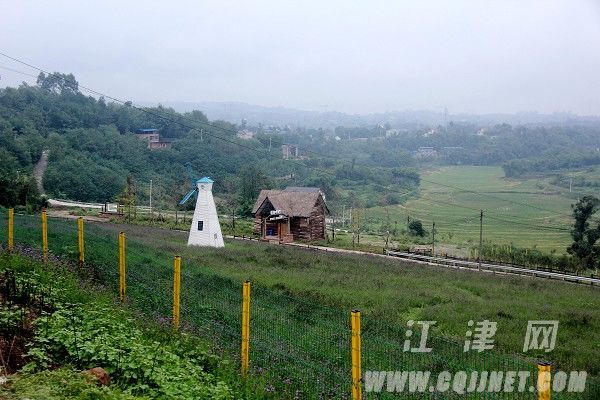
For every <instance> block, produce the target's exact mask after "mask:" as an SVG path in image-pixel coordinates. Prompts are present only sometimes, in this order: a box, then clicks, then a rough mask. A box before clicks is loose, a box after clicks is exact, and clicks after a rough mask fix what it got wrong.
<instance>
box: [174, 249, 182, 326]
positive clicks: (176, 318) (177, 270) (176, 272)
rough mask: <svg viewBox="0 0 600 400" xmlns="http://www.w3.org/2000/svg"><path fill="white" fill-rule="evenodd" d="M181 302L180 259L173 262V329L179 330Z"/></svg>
mask: <svg viewBox="0 0 600 400" xmlns="http://www.w3.org/2000/svg"><path fill="white" fill-rule="evenodd" d="M180 300H181V257H180V256H175V259H174V260H173V328H174V329H175V330H177V329H179V307H180Z"/></svg>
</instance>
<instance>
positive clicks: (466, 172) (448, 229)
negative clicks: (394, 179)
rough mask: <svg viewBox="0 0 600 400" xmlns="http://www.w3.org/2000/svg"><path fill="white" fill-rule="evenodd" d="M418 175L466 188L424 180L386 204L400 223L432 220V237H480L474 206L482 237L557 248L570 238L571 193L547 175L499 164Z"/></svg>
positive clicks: (369, 214)
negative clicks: (513, 172) (512, 173)
mask: <svg viewBox="0 0 600 400" xmlns="http://www.w3.org/2000/svg"><path fill="white" fill-rule="evenodd" d="M422 178H423V179H425V180H427V181H430V182H435V183H440V184H443V185H448V186H454V187H457V188H461V189H467V190H468V191H464V190H458V189H453V188H449V187H444V186H440V185H437V184H435V183H430V182H425V181H423V182H422V183H421V196H420V197H419V198H418V199H414V200H410V201H408V202H407V203H406V204H405V205H398V206H390V207H389V208H388V209H389V212H390V215H391V220H392V221H398V225H399V226H402V227H403V228H404V227H405V226H406V220H407V216H410V218H411V219H419V220H421V221H422V222H423V224H424V225H425V227H426V228H427V229H429V230H431V226H432V222H433V221H435V223H436V230H437V232H438V235H437V238H436V240H439V241H440V243H449V244H457V245H461V246H466V247H468V246H470V245H474V244H477V243H479V210H484V224H483V231H484V240H486V241H489V242H493V243H497V244H510V243H513V244H514V245H516V246H519V247H529V248H532V247H534V246H535V247H537V248H538V249H540V250H543V251H547V252H551V251H555V252H557V254H562V253H564V252H565V251H566V246H567V245H568V244H569V243H570V236H569V232H568V229H569V226H570V224H571V223H572V222H571V217H570V212H571V204H572V203H574V202H575V201H576V199H572V198H569V197H568V196H567V195H568V190H567V191H565V189H564V188H559V187H557V186H554V185H551V184H550V183H549V179H548V178H547V179H527V180H513V179H506V178H504V172H503V171H502V168H500V167H477V166H458V167H444V168H441V169H437V170H434V171H429V172H426V173H424V174H423V175H422ZM469 191H476V192H480V193H482V194H484V195H479V194H475V193H471V192H469ZM385 216H386V212H385V209H384V208H382V207H375V208H370V209H367V210H366V211H365V217H366V219H367V220H370V221H382V220H385ZM556 227H558V228H559V229H555V228H556Z"/></svg>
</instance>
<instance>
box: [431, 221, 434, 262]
mask: <svg viewBox="0 0 600 400" xmlns="http://www.w3.org/2000/svg"><path fill="white" fill-rule="evenodd" d="M431 257H435V221H433V225H432V227H431Z"/></svg>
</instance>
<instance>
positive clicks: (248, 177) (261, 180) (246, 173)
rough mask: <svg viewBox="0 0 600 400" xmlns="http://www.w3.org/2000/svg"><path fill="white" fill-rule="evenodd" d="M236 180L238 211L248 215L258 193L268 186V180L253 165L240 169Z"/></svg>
mask: <svg viewBox="0 0 600 400" xmlns="http://www.w3.org/2000/svg"><path fill="white" fill-rule="evenodd" d="M237 178H238V179H237V180H238V182H239V201H240V209H241V211H242V213H244V214H250V212H251V211H252V206H253V205H254V202H255V201H256V199H257V198H258V195H259V193H260V191H261V190H262V189H266V188H268V187H269V186H270V181H269V178H268V177H267V176H266V175H265V174H264V173H263V172H262V170H261V169H260V168H258V167H256V166H254V165H247V166H245V167H243V168H242V169H240V171H239V172H238V174H237Z"/></svg>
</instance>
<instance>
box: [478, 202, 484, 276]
mask: <svg viewBox="0 0 600 400" xmlns="http://www.w3.org/2000/svg"><path fill="white" fill-rule="evenodd" d="M482 251H483V210H481V211H480V212H479V254H478V255H477V258H478V262H479V270H480V271H481V252H482Z"/></svg>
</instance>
